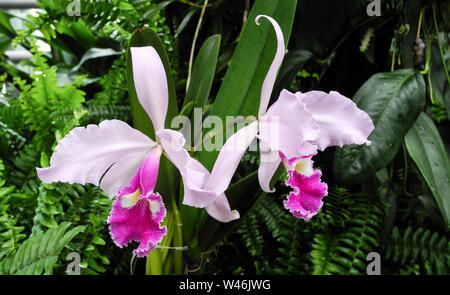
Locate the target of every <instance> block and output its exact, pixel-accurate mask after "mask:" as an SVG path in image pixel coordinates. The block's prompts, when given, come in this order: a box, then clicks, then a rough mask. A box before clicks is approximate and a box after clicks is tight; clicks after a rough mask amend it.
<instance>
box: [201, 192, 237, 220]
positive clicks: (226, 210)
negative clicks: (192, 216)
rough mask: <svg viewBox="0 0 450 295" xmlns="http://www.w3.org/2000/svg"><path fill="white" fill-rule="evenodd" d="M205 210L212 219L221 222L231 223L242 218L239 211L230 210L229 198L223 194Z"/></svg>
mask: <svg viewBox="0 0 450 295" xmlns="http://www.w3.org/2000/svg"><path fill="white" fill-rule="evenodd" d="M205 210H206V212H208V214H209V215H211V217H213V218H214V219H217V220H218V221H220V222H230V221H232V220H236V219H239V217H240V215H239V212H238V211H236V210H231V209H230V204H229V203H228V200H227V197H226V196H225V194H223V193H222V194H220V195H219V196H217V197H216V198H215V199H214V202H212V203H210V204H209V205H208V206H206V207H205Z"/></svg>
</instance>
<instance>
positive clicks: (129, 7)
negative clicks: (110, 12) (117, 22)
mask: <svg viewBox="0 0 450 295" xmlns="http://www.w3.org/2000/svg"><path fill="white" fill-rule="evenodd" d="M119 9H120V10H135V8H134V6H133V5H132V4H130V3H127V2H125V1H121V2H120V4H119Z"/></svg>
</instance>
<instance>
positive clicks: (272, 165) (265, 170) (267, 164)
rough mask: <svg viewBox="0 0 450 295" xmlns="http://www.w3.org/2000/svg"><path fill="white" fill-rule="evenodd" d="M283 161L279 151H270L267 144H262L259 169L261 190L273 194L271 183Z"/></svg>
mask: <svg viewBox="0 0 450 295" xmlns="http://www.w3.org/2000/svg"><path fill="white" fill-rule="evenodd" d="M280 162H281V159H280V157H279V156H278V152H277V151H272V150H270V147H267V144H266V143H265V142H263V141H262V142H261V143H260V164H259V168H258V180H259V185H260V186H261V189H262V190H263V191H265V192H266V193H273V192H274V191H275V189H270V181H271V180H272V177H273V175H274V174H275V172H276V171H277V169H278V166H279V165H280Z"/></svg>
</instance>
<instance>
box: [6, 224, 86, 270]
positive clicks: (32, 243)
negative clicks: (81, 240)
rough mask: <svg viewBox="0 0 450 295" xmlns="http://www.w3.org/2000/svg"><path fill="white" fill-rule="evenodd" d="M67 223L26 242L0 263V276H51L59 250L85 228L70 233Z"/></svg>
mask: <svg viewBox="0 0 450 295" xmlns="http://www.w3.org/2000/svg"><path fill="white" fill-rule="evenodd" d="M70 225H71V224H70V223H69V222H63V223H61V224H60V225H58V226H57V227H54V228H51V229H48V230H47V231H46V232H43V233H39V234H36V235H34V236H32V237H30V238H29V239H28V240H26V241H25V242H24V243H23V244H22V245H21V246H20V247H19V249H18V250H17V252H15V253H14V254H12V255H10V256H8V257H7V258H6V259H4V260H3V261H2V262H0V274H8V275H12V274H26V275H39V274H42V273H44V274H52V273H53V268H54V266H55V264H56V262H57V260H58V255H59V254H60V253H61V250H62V249H63V248H64V247H65V246H66V245H67V244H68V243H69V242H70V241H71V240H72V239H73V238H74V237H75V236H76V235H78V234H79V233H80V232H82V231H83V230H84V229H85V227H84V226H77V227H75V228H73V229H71V230H70V231H66V230H67V229H68V228H69V227H70Z"/></svg>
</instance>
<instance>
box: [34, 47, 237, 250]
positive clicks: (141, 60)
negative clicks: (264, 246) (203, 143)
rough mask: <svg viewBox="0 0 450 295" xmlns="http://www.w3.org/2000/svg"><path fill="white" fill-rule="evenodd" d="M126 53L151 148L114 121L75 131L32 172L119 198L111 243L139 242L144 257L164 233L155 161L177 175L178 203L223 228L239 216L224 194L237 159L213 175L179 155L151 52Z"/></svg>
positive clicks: (162, 78)
mask: <svg viewBox="0 0 450 295" xmlns="http://www.w3.org/2000/svg"><path fill="white" fill-rule="evenodd" d="M130 50H131V56H132V64H133V76H134V83H135V88H136V93H137V96H138V99H139V102H140V104H141V105H142V106H143V108H144V110H145V111H146V112H147V114H148V115H149V117H150V119H151V121H152V123H153V126H154V128H155V134H156V142H155V141H153V140H151V139H150V138H148V137H147V136H146V135H144V134H143V133H141V132H140V131H138V130H136V129H133V128H132V127H130V126H129V125H128V124H127V123H125V122H122V121H119V120H106V121H103V122H101V123H100V124H99V125H98V126H96V125H89V126H87V127H86V128H85V127H77V128H74V129H72V130H71V131H70V132H69V133H68V134H67V135H66V136H65V137H64V138H63V139H61V140H60V141H59V143H58V145H57V146H56V148H55V152H54V154H53V155H52V157H51V159H50V167H48V168H38V169H37V173H38V176H39V178H40V179H41V180H42V181H43V182H46V183H51V182H57V181H61V182H69V183H80V184H86V183H92V184H94V185H99V186H100V188H101V189H102V190H103V191H104V192H105V193H106V194H107V195H108V196H109V197H110V198H114V197H115V196H117V199H116V200H115V201H114V203H113V208H112V210H111V215H110V217H109V218H108V223H109V224H110V233H111V237H112V238H113V240H114V242H115V243H116V245H117V246H119V247H123V246H124V245H126V244H128V243H129V242H131V241H139V242H140V244H139V246H138V248H137V249H136V250H135V251H134V253H135V254H136V255H137V256H138V257H142V256H147V255H148V253H149V251H151V250H153V249H155V247H156V246H157V244H158V243H159V242H160V241H161V240H162V238H163V237H164V235H165V234H166V232H167V228H166V227H165V226H161V222H162V221H163V219H164V217H165V215H166V209H165V206H164V203H163V199H162V197H161V196H160V195H159V193H157V192H155V191H154V189H155V186H156V181H157V177H158V170H159V162H160V157H161V155H162V154H163V153H164V154H165V155H166V156H167V157H168V159H169V160H170V161H172V162H173V163H174V165H175V166H176V167H177V168H178V169H179V171H180V173H181V175H182V177H183V182H184V187H185V196H184V201H183V203H184V204H186V205H190V206H195V207H200V208H205V209H206V210H207V212H208V213H209V214H210V215H211V216H212V217H214V218H216V219H217V220H219V221H222V222H228V221H231V220H234V219H237V218H239V213H238V212H237V211H232V210H231V209H230V206H229V204H228V201H227V198H226V196H225V194H224V191H225V190H226V188H227V187H228V184H229V182H230V180H231V177H232V175H233V174H234V171H235V170H236V166H237V163H239V159H240V157H242V154H240V153H236V154H235V155H233V157H230V158H234V159H235V160H233V159H231V161H230V159H226V160H225V159H224V157H220V158H219V159H218V161H217V162H216V165H215V167H218V168H215V169H213V172H212V173H211V174H209V172H208V171H207V170H206V168H204V167H203V166H202V165H201V164H200V163H199V162H198V161H196V160H194V159H192V158H191V157H190V155H189V153H188V152H187V151H186V150H185V149H184V137H183V135H182V134H181V133H180V132H178V131H174V130H169V129H164V123H165V119H166V114H167V108H168V96H169V94H168V86H167V77H166V73H165V70H164V65H163V63H162V61H161V59H160V57H159V55H158V53H157V52H156V50H155V49H154V48H153V47H151V46H146V47H131V48H130ZM244 151H245V149H244ZM242 153H243V152H242ZM219 170H220V175H219ZM188 171H189V172H188ZM193 171H198V173H197V174H194V173H193Z"/></svg>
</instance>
